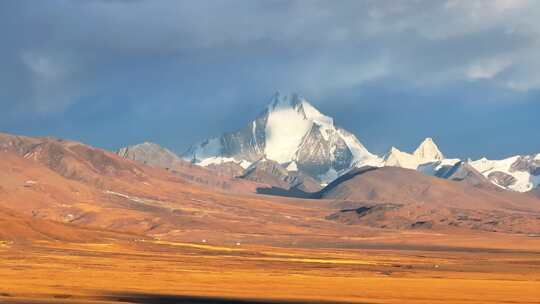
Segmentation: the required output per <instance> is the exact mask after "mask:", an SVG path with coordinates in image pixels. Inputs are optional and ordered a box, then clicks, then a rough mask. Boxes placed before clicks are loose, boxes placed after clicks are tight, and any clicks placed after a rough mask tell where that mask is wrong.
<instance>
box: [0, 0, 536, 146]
mask: <svg viewBox="0 0 540 304" xmlns="http://www.w3.org/2000/svg"><path fill="white" fill-rule="evenodd" d="M539 13H540V5H539V4H538V2H535V1H519V0H493V1H492V0H486V1H451V0H449V1H431V0H426V1H338V2H336V1H270V0H268V1H240V0H232V1H165V0H164V1H142V0H140V1H54V0H51V1H15V0H12V1H9V0H8V1H2V2H0V37H2V38H1V39H2V40H1V45H0V66H1V67H2V69H0V83H2V90H0V106H1V108H2V109H3V111H2V114H0V128H1V129H2V130H4V131H9V132H18V133H28V134H40V135H46V134H52V135H57V136H67V137H72V138H76V139H80V140H84V141H86V142H89V143H91V144H95V145H99V146H103V147H107V148H116V147H118V146H120V145H124V144H128V143H133V142H137V141H141V140H146V139H148V140H154V141H158V142H160V143H162V144H165V145H167V146H170V147H172V148H175V149H178V150H182V149H184V148H185V147H186V146H187V145H188V144H189V143H191V142H194V141H197V140H200V139H202V138H205V137H207V136H210V135H216V134H217V133H220V132H221V131H223V130H229V129H235V128H238V127H240V126H242V124H243V123H245V122H246V121H247V120H249V119H250V118H251V117H252V116H254V115H256V114H257V113H258V111H260V110H261V108H262V107H263V106H264V104H265V103H266V102H267V100H268V98H269V96H270V95H271V94H272V93H273V91H275V90H282V91H285V92H293V91H294V92H299V93H301V94H303V95H305V96H307V97H308V99H310V100H311V101H312V102H313V103H314V104H316V105H318V106H320V107H321V108H322V109H323V110H324V111H327V112H329V113H330V114H332V115H334V116H335V117H336V120H337V121H338V122H341V124H342V125H344V126H345V127H347V128H349V129H351V130H352V131H354V132H356V133H357V134H358V135H359V137H360V138H361V139H362V140H363V141H364V143H365V144H366V145H367V146H368V148H371V147H373V148H372V149H374V150H375V152H382V151H384V150H386V149H387V148H388V147H389V145H390V144H395V145H398V146H399V145H401V146H404V147H410V146H412V145H413V144H416V142H417V141H420V139H421V137H424V136H434V137H436V138H440V140H441V141H442V146H443V148H446V149H447V150H449V151H450V152H452V153H456V154H457V153H461V154H466V155H471V156H478V155H479V154H480V153H481V151H485V150H486V148H487V146H486V145H480V144H479V143H478V141H475V140H474V138H473V136H478V135H479V134H484V135H483V136H488V135H486V134H485V133H487V134H489V133H492V135H491V136H488V139H486V142H488V141H489V143H492V142H494V143H498V144H499V146H500V148H499V149H498V150H497V151H496V152H494V154H495V156H501V155H505V154H507V153H511V149H510V148H513V149H514V150H515V153H525V152H532V150H535V149H536V150H540V145H539V144H536V143H535V141H528V142H527V143H521V144H519V143H517V146H515V147H507V145H503V140H506V141H508V139H505V138H502V137H503V136H502V135H501V134H507V133H508V135H507V136H506V137H510V133H512V132H514V133H515V134H525V135H526V136H528V137H534V136H535V133H533V131H531V130H529V129H532V128H527V127H529V126H528V125H526V124H524V123H523V121H528V120H527V117H528V116H527V115H528V114H529V113H531V112H532V113H535V111H536V114H539V113H538V106H537V105H538V102H536V98H537V96H538V93H537V89H538V87H539V86H540V72H539V71H540V69H539V68H540V59H538V56H537V53H538V42H539V38H540V24H539V23H538V22H537V21H536V19H537V18H536V16H538V14H539ZM486 108H489V109H490V110H489V111H488V112H490V113H491V116H489V117H487V116H485V115H484V114H483V113H485V112H486ZM517 109H520V110H517ZM395 113H400V114H401V115H395ZM445 113H448V114H450V115H445ZM407 117H409V119H407ZM459 117H465V118H467V122H463V121H461V122H460V123H457V121H459V120H460V118H459ZM452 118H453V119H452ZM520 119H521V120H520ZM507 120H514V121H515V120H520V121H522V123H518V124H515V125H514V126H506V125H505V129H504V130H503V129H500V128H499V129H497V128H496V125H497V124H495V123H493V122H492V121H507ZM426 123H431V124H432V125H431V127H430V128H427V127H426V126H425V125H423V124H426ZM442 123H445V124H446V125H442ZM485 125H492V128H494V129H493V130H491V131H490V130H485V128H484V129H483V128H479V126H485ZM396 128H399V129H400V130H401V131H402V132H403V133H402V134H397V133H396V132H392V129H396ZM467 134H469V135H467ZM497 134H498V135H497ZM459 156H463V155H459Z"/></svg>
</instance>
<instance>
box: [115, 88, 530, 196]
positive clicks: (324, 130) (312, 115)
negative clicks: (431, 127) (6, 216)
mask: <svg viewBox="0 0 540 304" xmlns="http://www.w3.org/2000/svg"><path fill="white" fill-rule="evenodd" d="M118 153H119V155H121V156H124V157H127V158H129V159H132V160H140V161H142V162H143V163H146V164H150V165H154V166H158V167H162V168H169V167H175V166H176V167H177V166H178V164H182V166H186V165H187V163H192V164H195V165H199V166H201V167H206V168H208V169H211V170H213V171H214V172H218V173H220V174H223V175H227V176H230V177H238V178H244V179H251V180H256V181H258V182H261V183H267V184H269V185H270V186H272V187H274V188H279V189H285V190H290V189H296V190H298V189H302V191H308V192H315V191H318V190H320V189H321V188H322V187H324V186H325V185H327V184H329V183H331V182H332V181H333V180H335V179H336V178H338V177H339V176H342V175H343V174H345V173H347V172H349V171H350V170H352V169H354V168H361V167H364V166H373V167H384V166H392V167H400V168H406V169H411V170H417V171H419V172H421V173H424V174H426V175H432V176H436V177H440V178H453V179H455V178H456V174H458V173H459V174H461V177H460V178H462V179H468V180H469V179H474V181H473V182H474V183H482V182H486V181H487V182H490V183H492V184H493V185H496V186H497V187H500V188H502V189H507V190H511V191H518V192H528V191H536V188H538V186H539V184H540V154H536V155H517V156H513V157H510V158H507V159H502V160H488V159H486V158H482V159H479V160H476V161H473V160H470V159H467V160H462V159H457V158H447V157H446V156H445V155H444V154H443V153H442V152H441V151H440V149H439V147H438V146H437V144H436V143H435V141H434V140H433V139H432V138H430V137H428V138H426V139H424V140H423V141H422V142H421V143H420V145H419V146H418V148H417V149H416V150H415V151H414V152H412V153H408V152H404V151H400V150H399V149H398V148H396V147H392V148H390V150H389V151H388V153H387V154H386V155H384V156H378V155H375V154H374V153H371V152H369V151H368V149H367V148H366V147H365V146H364V145H363V144H362V143H361V141H360V140H359V139H358V138H357V137H356V136H355V135H354V134H352V133H351V132H349V131H347V130H345V129H343V128H341V127H338V126H336V124H335V123H334V120H333V118H331V117H329V116H327V115H324V114H323V113H321V112H320V111H319V110H318V109H317V108H315V107H314V106H313V105H312V104H311V103H309V102H308V101H307V100H306V99H305V98H303V97H301V96H299V95H297V94H293V95H291V96H287V95H281V94H280V93H276V94H275V95H274V96H273V97H272V98H271V100H270V102H269V104H268V106H267V107H266V108H265V109H264V110H263V111H262V112H261V113H260V114H259V115H258V116H257V117H256V118H255V119H254V120H253V121H251V122H250V123H248V124H247V125H246V126H245V127H244V128H242V129H240V130H238V131H235V132H228V133H224V134H222V135H221V136H218V137H214V138H210V139H207V140H203V141H201V142H200V143H197V144H195V145H193V146H191V147H190V148H189V149H188V150H187V151H185V152H184V153H182V154H181V156H177V155H176V154H175V153H173V152H171V151H169V150H166V149H164V148H161V147H159V146H157V145H155V144H148V143H145V144H142V145H134V146H131V147H126V148H123V149H120V150H119V151H118ZM270 163H271V164H272V165H269V164H270ZM256 167H258V168H256ZM278 167H279V168H278ZM254 172H256V173H257V174H256V175H257V177H254ZM262 172H265V173H264V174H262ZM465 172H466V173H465ZM482 176H483V177H484V178H481V177H482Z"/></svg>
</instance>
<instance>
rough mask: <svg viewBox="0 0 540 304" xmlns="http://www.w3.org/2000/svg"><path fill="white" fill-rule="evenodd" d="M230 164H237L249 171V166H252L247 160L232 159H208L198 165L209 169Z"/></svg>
mask: <svg viewBox="0 0 540 304" xmlns="http://www.w3.org/2000/svg"><path fill="white" fill-rule="evenodd" d="M229 162H232V163H236V164H238V165H240V167H242V168H244V169H247V168H248V167H249V166H251V163H250V162H248V161H246V160H236V159H235V158H232V157H208V158H205V159H203V160H202V161H201V162H199V163H197V165H199V166H203V167H207V166H210V165H221V164H225V163H229Z"/></svg>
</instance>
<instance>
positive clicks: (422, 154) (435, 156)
mask: <svg viewBox="0 0 540 304" xmlns="http://www.w3.org/2000/svg"><path fill="white" fill-rule="evenodd" d="M413 155H415V156H417V157H418V158H420V159H426V160H443V159H444V155H443V154H442V152H441V151H440V150H439V147H438V146H437V144H435V142H434V141H433V138H431V137H428V138H426V139H424V141H423V142H422V143H421V144H420V146H418V148H417V149H416V150H415V151H414V153H413Z"/></svg>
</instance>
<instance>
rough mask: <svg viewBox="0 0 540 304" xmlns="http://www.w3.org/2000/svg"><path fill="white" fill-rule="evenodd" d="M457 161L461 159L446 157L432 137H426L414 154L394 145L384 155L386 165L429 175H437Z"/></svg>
mask: <svg viewBox="0 0 540 304" xmlns="http://www.w3.org/2000/svg"><path fill="white" fill-rule="evenodd" d="M457 162H459V159H446V158H445V157H444V155H443V154H442V152H441V151H440V150H439V147H438V146H437V144H436V143H435V142H434V141H433V139H432V138H431V137H428V138H426V139H424V141H423V142H422V143H421V144H420V145H419V146H418V148H417V149H416V150H415V151H414V152H413V153H412V154H411V153H407V152H403V151H400V150H399V149H397V148H396V147H392V148H390V151H389V152H388V153H387V154H386V156H385V157H384V165H385V166H390V167H400V168H406V169H412V170H418V171H421V172H423V173H426V174H428V175H436V174H435V171H437V170H439V169H441V168H442V167H451V166H453V165H455V164H456V163H457Z"/></svg>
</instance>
